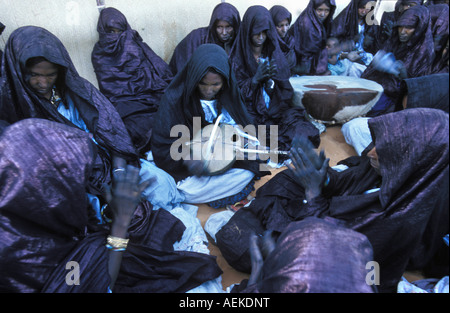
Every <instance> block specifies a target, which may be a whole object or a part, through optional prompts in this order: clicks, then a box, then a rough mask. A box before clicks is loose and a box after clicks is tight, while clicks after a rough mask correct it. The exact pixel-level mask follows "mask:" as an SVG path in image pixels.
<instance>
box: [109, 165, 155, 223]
mask: <svg viewBox="0 0 450 313" xmlns="http://www.w3.org/2000/svg"><path fill="white" fill-rule="evenodd" d="M113 168H114V170H113V181H112V186H108V185H105V186H104V190H105V192H104V196H105V199H106V201H107V202H108V204H109V205H110V207H111V210H112V213H113V223H115V222H117V223H119V224H120V225H121V226H122V227H128V225H129V223H130V222H131V218H132V217H133V214H134V211H135V210H136V207H137V205H138V204H139V202H140V201H141V194H142V192H143V191H144V190H145V188H147V187H148V186H149V185H150V184H151V182H152V181H150V180H147V181H144V182H142V183H139V180H140V177H139V169H138V168H136V167H134V166H131V165H126V161H125V160H124V159H122V158H118V157H115V158H114V159H113Z"/></svg>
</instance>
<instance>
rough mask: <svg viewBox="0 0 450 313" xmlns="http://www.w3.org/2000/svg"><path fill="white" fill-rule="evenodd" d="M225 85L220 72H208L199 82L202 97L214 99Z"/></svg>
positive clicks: (203, 98)
mask: <svg viewBox="0 0 450 313" xmlns="http://www.w3.org/2000/svg"><path fill="white" fill-rule="evenodd" d="M222 86H223V78H222V76H221V75H220V74H217V73H214V72H208V73H206V75H205V76H203V78H202V80H201V81H200V82H199V83H198V91H199V93H200V99H202V100H213V99H214V98H215V97H216V96H217V94H218V93H219V92H220V89H222Z"/></svg>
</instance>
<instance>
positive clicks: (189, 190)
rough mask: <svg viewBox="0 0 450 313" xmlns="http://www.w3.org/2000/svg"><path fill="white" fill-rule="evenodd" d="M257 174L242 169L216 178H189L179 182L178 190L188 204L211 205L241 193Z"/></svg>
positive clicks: (234, 169)
mask: <svg viewBox="0 0 450 313" xmlns="http://www.w3.org/2000/svg"><path fill="white" fill-rule="evenodd" d="M254 176H255V174H254V173H253V172H251V171H249V170H245V169H241V168H231V169H229V170H228V171H226V172H225V173H223V174H219V175H214V176H200V177H199V176H189V177H187V178H186V179H184V180H182V181H179V182H178V184H177V187H178V190H179V191H180V192H181V193H182V194H183V196H184V197H185V200H184V201H185V202H186V203H193V204H195V203H209V202H212V201H216V200H219V199H224V198H226V197H230V196H233V195H235V194H237V193H239V192H241V191H242V190H243V189H244V188H245V187H246V186H247V185H248V184H249V183H250V182H251V181H252V179H253V177H254Z"/></svg>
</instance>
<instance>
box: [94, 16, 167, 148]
mask: <svg viewBox="0 0 450 313" xmlns="http://www.w3.org/2000/svg"><path fill="white" fill-rule="evenodd" d="M97 31H98V34H99V41H98V42H97V43H96V44H95V46H94V49H93V51H92V55H91V57H92V65H93V66H94V70H95V74H96V76H97V81H98V85H99V88H100V91H101V92H102V93H103V94H104V95H105V96H106V97H107V98H108V99H109V100H110V101H111V102H112V104H113V105H114V106H115V107H116V109H117V111H118V112H119V114H120V117H121V118H122V120H123V122H124V124H125V127H126V128H127V130H128V132H129V133H130V136H131V139H132V141H133V144H134V145H135V147H136V149H137V150H138V152H140V153H145V152H147V151H148V150H149V149H150V139H151V134H152V127H153V116H154V114H155V113H156V111H157V110H158V105H159V101H160V100H161V96H162V95H163V93H164V90H165V89H166V88H167V86H168V85H169V83H170V81H171V80H172V73H171V72H170V69H169V66H168V65H167V63H166V62H165V61H164V60H163V59H161V58H160V57H159V56H158V55H157V54H156V53H155V52H154V51H153V50H152V49H151V48H150V47H149V46H148V45H147V44H146V43H145V42H143V41H142V38H141V36H140V35H139V33H138V32H137V31H136V30H133V29H132V28H131V26H130V25H129V24H128V22H127V19H126V17H125V16H124V15H123V14H122V13H121V12H120V11H118V10H117V9H115V8H106V9H103V10H102V11H101V12H100V16H99V18H98V24H97Z"/></svg>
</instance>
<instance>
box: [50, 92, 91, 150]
mask: <svg viewBox="0 0 450 313" xmlns="http://www.w3.org/2000/svg"><path fill="white" fill-rule="evenodd" d="M66 100H67V103H66V104H67V106H68V107H69V108H66V107H65V106H64V103H63V102H62V101H59V105H58V109H57V110H58V112H59V114H61V115H62V116H64V117H65V118H67V119H68V120H69V121H71V122H72V123H73V124H74V125H75V126H77V127H78V128H80V129H82V130H84V131H85V132H87V133H89V129H88V128H87V126H86V123H85V122H84V121H83V119H82V117H81V116H80V112H78V110H77V108H76V107H75V105H74V104H73V100H72V98H70V95H69V94H67V95H66ZM92 140H93V141H94V142H95V143H96V144H97V145H98V143H97V141H95V139H94V137H92Z"/></svg>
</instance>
